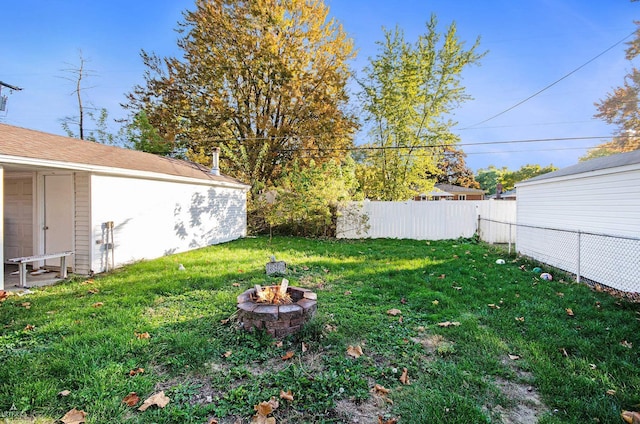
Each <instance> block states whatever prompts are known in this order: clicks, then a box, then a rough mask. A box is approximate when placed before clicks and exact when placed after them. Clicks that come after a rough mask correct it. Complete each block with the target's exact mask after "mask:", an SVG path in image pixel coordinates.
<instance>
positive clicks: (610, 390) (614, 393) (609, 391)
mask: <svg viewBox="0 0 640 424" xmlns="http://www.w3.org/2000/svg"><path fill="white" fill-rule="evenodd" d="M607 394H608V395H609V396H615V395H616V391H615V390H613V389H609V390H607Z"/></svg>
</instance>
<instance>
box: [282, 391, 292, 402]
mask: <svg viewBox="0 0 640 424" xmlns="http://www.w3.org/2000/svg"><path fill="white" fill-rule="evenodd" d="M280 399H284V400H288V401H291V402H293V393H291V390H287V391H286V392H285V391H284V390H280Z"/></svg>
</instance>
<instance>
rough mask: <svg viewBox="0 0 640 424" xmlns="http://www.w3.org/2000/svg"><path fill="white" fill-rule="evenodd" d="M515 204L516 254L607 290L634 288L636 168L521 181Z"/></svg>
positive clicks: (638, 213) (639, 208)
mask: <svg viewBox="0 0 640 424" xmlns="http://www.w3.org/2000/svg"><path fill="white" fill-rule="evenodd" d="M517 203H518V208H517V223H518V233H517V239H516V247H517V249H518V251H519V252H520V253H522V254H524V255H527V256H530V257H532V258H534V259H536V260H539V261H541V262H544V263H546V264H549V265H551V266H554V267H557V268H560V269H562V270H565V271H568V272H571V273H574V274H576V275H580V276H581V278H586V279H588V280H591V281H595V282H598V283H601V284H605V285H607V286H609V287H613V288H616V289H620V290H624V291H637V290H638V285H637V281H638V279H639V278H640V275H639V274H638V265H637V259H634V258H633V255H637V252H638V251H640V250H639V249H640V242H638V241H637V239H638V238H639V237H640V166H635V167H629V166H627V167H619V168H609V169H606V170H600V171H598V172H587V173H582V174H573V175H570V176H562V177H558V178H550V179H542V180H539V181H530V182H526V181H525V182H523V183H521V184H519V185H518V198H517ZM539 227H542V229H541V228H539ZM616 237H617V238H616ZM621 237H628V238H629V239H624V238H621ZM634 239H635V240H634Z"/></svg>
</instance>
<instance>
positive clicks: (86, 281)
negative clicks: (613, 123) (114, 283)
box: [80, 280, 94, 284]
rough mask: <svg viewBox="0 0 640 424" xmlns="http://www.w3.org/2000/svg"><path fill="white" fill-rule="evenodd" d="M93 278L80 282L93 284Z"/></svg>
mask: <svg viewBox="0 0 640 424" xmlns="http://www.w3.org/2000/svg"><path fill="white" fill-rule="evenodd" d="M93 282H94V281H93V280H84V281H83V282H82V283H80V284H93Z"/></svg>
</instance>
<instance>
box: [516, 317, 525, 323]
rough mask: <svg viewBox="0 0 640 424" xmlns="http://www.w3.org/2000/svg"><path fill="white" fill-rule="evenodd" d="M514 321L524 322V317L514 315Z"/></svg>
mask: <svg viewBox="0 0 640 424" xmlns="http://www.w3.org/2000/svg"><path fill="white" fill-rule="evenodd" d="M516 321H520V322H524V317H516Z"/></svg>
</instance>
